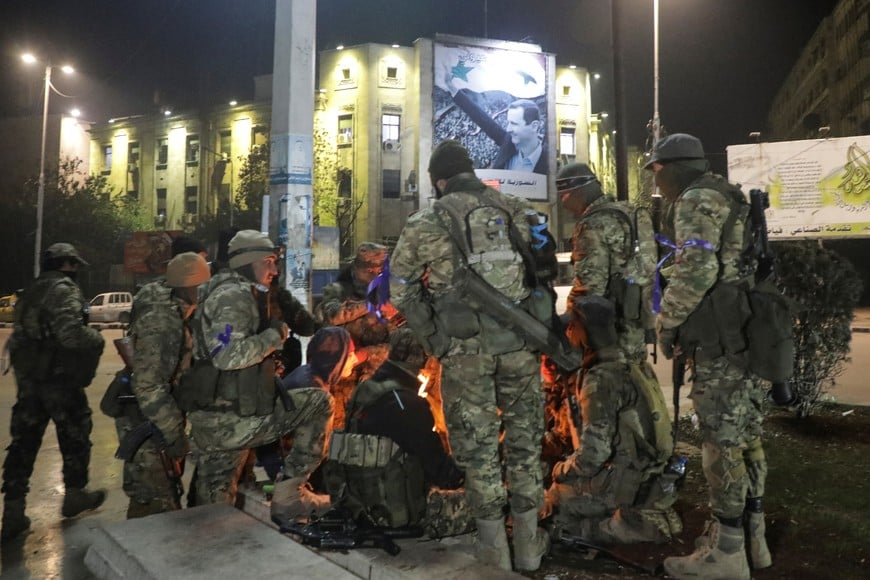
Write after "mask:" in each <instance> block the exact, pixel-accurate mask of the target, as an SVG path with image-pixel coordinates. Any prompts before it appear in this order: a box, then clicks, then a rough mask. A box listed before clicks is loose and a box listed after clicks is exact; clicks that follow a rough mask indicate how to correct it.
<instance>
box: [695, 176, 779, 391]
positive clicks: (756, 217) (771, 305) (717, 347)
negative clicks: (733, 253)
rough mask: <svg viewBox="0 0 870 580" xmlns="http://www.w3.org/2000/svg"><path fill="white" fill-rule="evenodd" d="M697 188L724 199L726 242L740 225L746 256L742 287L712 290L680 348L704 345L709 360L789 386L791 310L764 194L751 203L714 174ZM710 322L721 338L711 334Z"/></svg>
mask: <svg viewBox="0 0 870 580" xmlns="http://www.w3.org/2000/svg"><path fill="white" fill-rule="evenodd" d="M693 187H697V188H706V189H714V190H716V191H718V192H720V193H721V194H722V195H724V196H725V198H726V199H727V200H728V202H729V204H730V205H731V212H730V213H729V215H728V218H727V219H726V220H725V223H724V224H723V227H722V237H723V238H725V237H726V236H727V235H728V233H730V232H731V231H733V229H734V228H735V227H736V225H737V223H742V224H743V246H742V247H743V250H742V252H741V254H740V258H739V260H738V266H737V273H738V277H739V282H737V283H734V284H725V283H721V282H719V283H717V284H715V285H714V286H713V288H712V291H710V292H709V293H708V294H707V295H706V296H705V297H704V299H703V300H702V301H701V304H700V305H699V306H698V308H697V309H696V311H695V312H693V313H692V315H691V316H690V317H689V319H688V320H686V322H685V323H684V324H683V327H681V328H680V342H681V344H683V345H684V346H687V347H688V348H693V347H694V346H697V345H698V344H700V345H701V346H702V347H703V348H704V350H705V351H707V352H708V353H709V354H710V355H711V356H718V355H720V354H725V355H726V356H728V358H729V360H731V361H732V362H733V363H734V364H736V365H738V366H740V367H741V368H744V369H747V370H749V371H751V372H752V373H754V374H755V375H757V376H759V377H761V378H762V379H766V380H768V381H772V382H782V381H785V380H788V379H789V378H791V376H792V373H793V367H794V338H793V335H792V307H791V303H790V301H789V300H788V299H787V298H786V297H785V296H784V295H783V294H782V291H781V290H780V289H779V288H778V287H777V285H776V273H775V270H774V262H775V259H774V255H773V252H772V250H771V249H770V247H769V244H768V240H767V222H766V220H765V217H764V209H765V207H766V206H767V204H766V194H764V193H763V192H761V191H760V190H752V191H751V192H750V201H749V202H747V200H746V196H745V195H744V194H743V191H742V190H741V189H740V187H739V186H736V185H733V184H731V183H728V182H727V181H725V180H724V179H723V178H722V177H719V176H714V175H712V174H706V175H704V176H703V177H701V178H700V179H699V180H698V181H696V182H695V183H694V184H693ZM711 321H712V322H714V324H713V325H712V326H714V327H715V328H716V330H717V331H718V332H717V333H711V332H710V328H711V324H710V322H711ZM684 327H685V328H684ZM684 334H685V335H686V336H685V338H684V337H683V335H684ZM684 340H685V342H686V343H688V344H686V343H684ZM689 352H691V351H689Z"/></svg>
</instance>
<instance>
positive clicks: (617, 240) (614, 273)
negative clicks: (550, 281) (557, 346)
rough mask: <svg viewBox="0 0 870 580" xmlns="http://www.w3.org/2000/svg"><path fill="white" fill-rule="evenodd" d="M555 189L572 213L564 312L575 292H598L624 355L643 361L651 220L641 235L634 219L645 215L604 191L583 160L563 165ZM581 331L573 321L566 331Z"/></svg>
mask: <svg viewBox="0 0 870 580" xmlns="http://www.w3.org/2000/svg"><path fill="white" fill-rule="evenodd" d="M556 188H557V189H558V191H559V195H560V196H561V200H562V206H563V207H564V208H565V209H566V210H568V211H569V212H571V213H572V214H574V216H575V217H577V218H578V220H577V224H576V226H575V228H574V236H573V238H572V240H571V243H572V246H573V251H572V254H571V260H572V262H573V264H574V284H573V287H572V288H571V292H570V294H569V295H568V311H569V312H570V311H571V310H572V305H573V303H574V301H575V300H577V299H578V298H580V297H581V296H590V295H595V296H604V297H605V298H607V299H608V300H610V301H611V302H613V304H614V306H615V307H616V312H617V319H616V329H617V332H618V334H619V346H620V348H621V349H622V351H623V353H625V356H626V357H627V359H628V360H630V361H632V362H638V363H644V362H645V361H646V359H647V352H646V340H645V336H644V330H645V328H646V327H648V328H649V329H650V330H652V328H653V326H652V324H651V322H652V310H651V307H652V304H651V298H652V295H651V288H652V280H653V276H654V275H655V267H656V258H657V251H656V245H655V240H654V239H653V237H652V226H651V223H650V227H649V229H647V230H644V232H645V233H646V234H647V235H645V236H644V235H641V234H642V233H643V232H640V231H639V230H640V229H641V228H639V227H637V225H640V224H635V222H636V221H638V220H640V219H643V217H648V214H645V213H642V212H636V210H635V209H634V208H633V207H631V206H630V205H628V204H627V203H624V202H617V201H615V200H614V199H613V198H612V197H611V196H609V195H605V194H604V192H603V191H602V190H601V183H599V182H598V179H597V178H596V177H595V175H594V174H593V173H592V171H591V170H590V169H589V167H588V166H587V165H586V164H584V163H571V164H570V165H566V166H565V167H563V168H562V169H561V170H560V171H559V174H558V176H557V177H556ZM633 232H635V233H636V234H637V236H636V237H637V240H636V243H635V240H634V239H633V238H635V235H633ZM582 332H583V330H582V328H578V327H577V324H576V319H575V320H573V321H572V324H570V325H569V335H570V336H571V338H572V342H573V343H574V344H575V345H576V344H578V343H579V342H580V341H581V340H582V337H581V335H582ZM650 342H652V338H651V339H650ZM650 370H651V369H650Z"/></svg>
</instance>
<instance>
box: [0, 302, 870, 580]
mask: <svg viewBox="0 0 870 580" xmlns="http://www.w3.org/2000/svg"><path fill="white" fill-rule="evenodd" d="M853 331H854V332H853V335H852V340H853V342H852V355H851V356H852V361H851V362H850V363H849V364H848V365H847V367H846V369H845V372H844V373H843V374H842V375H841V376H840V377H839V378H838V380H837V386H836V387H835V389H834V390H833V391H832V393H831V395H830V398H832V399H833V400H835V401H837V402H840V403H846V404H853V405H870V386H868V384H867V382H866V377H867V376H870V356H868V355H870V309H862V310H860V311H858V312H857V313H856V320H855V323H854V324H853ZM10 332H11V330H10V329H9V328H0V346H2V345H3V344H4V343H5V341H6V339H7V338H8V336H9V334H10ZM122 333H123V331H122V330H120V329H105V330H103V336H104V337H105V338H106V344H107V347H106V351H105V352H104V354H103V358H102V361H101V364H100V368H99V370H98V373H97V377H96V378H95V380H94V383H93V384H92V385H91V386H90V387H89V388H88V398H89V400H90V403H91V408H92V409H94V410H95V412H94V415H93V421H94V430H93V434H92V441H93V443H94V447H93V450H92V458H91V469H90V474H91V487H93V488H96V487H103V488H106V489H108V490H109V495H108V498H107V500H106V503H105V504H104V505H103V506H102V507H100V508H99V509H98V510H96V511H94V512H91V513H89V514H82V515H80V516H78V517H76V518H73V519H71V520H64V519H63V518H62V517H61V515H60V506H61V502H62V500H63V483H62V478H61V456H60V452H59V449H58V445H57V438H56V436H55V431H54V426H53V425H52V424H49V427H48V429H46V433H45V437H44V438H43V446H42V449H41V450H40V453H39V456H38V457H37V461H36V467H35V470H34V477H33V478H32V479H31V491H30V494H29V496H28V507H27V514H28V516H29V517H30V519H31V521H32V523H31V532H30V533H29V534H28V535H27V536H26V537H24V538H23V539H20V540H18V541H15V542H13V543H11V544H10V545H7V546H4V547H3V550H2V554H0V576H2V579H3V580H7V579H9V580H13V579H14V580H17V579H30V578H33V579H43V578H45V579H49V578H63V579H70V580H79V579H82V580H84V579H91V578H93V576H92V574H91V573H90V571H89V570H88V569H87V567H86V566H85V564H84V555H85V552H86V551H87V548H88V547H89V546H90V544H91V543H92V541H93V539H94V537H95V529H96V528H98V527H99V526H101V525H102V524H108V523H113V522H120V521H122V520H124V518H125V513H126V507H127V498H126V496H125V495H124V493H123V492H122V491H121V479H122V478H121V462H120V461H119V460H116V459H115V458H114V452H115V449H116V448H117V445H118V440H117V435H116V433H115V428H114V422H113V420H112V419H110V418H108V417H106V416H104V415H103V414H102V413H101V412H100V411H99V401H100V398H101V397H102V396H103V393H104V392H105V390H106V387H107V386H108V385H109V383H110V382H111V380H112V378H113V377H114V374H115V372H116V371H118V370H119V369H120V368H121V367H122V363H121V360H120V358H119V357H118V355H117V354H116V353H115V351H114V348H113V347H112V342H111V341H112V339H114V338H120V337H121V336H122ZM656 371H657V373H658V374H659V379H660V382H661V383H662V387H663V391H664V394H665V397H666V400H668V401H670V400H671V393H672V389H671V386H670V362H668V361H665V360H664V359H660V360H659V362H658V364H657V365H656ZM687 394H688V389H683V393H682V395H683V396H682V397H681V409H683V410H684V411H685V410H688V409H689V408H690V405H689V403H688V401H687V399H686V398H685V396H686V395H687ZM14 402H15V381H14V379H13V376H12V374H11V373H9V374H5V375H0V447H2V448H3V449H5V448H6V447H7V446H8V445H9V419H10V415H11V409H12V405H13V404H14ZM4 457H5V454H4Z"/></svg>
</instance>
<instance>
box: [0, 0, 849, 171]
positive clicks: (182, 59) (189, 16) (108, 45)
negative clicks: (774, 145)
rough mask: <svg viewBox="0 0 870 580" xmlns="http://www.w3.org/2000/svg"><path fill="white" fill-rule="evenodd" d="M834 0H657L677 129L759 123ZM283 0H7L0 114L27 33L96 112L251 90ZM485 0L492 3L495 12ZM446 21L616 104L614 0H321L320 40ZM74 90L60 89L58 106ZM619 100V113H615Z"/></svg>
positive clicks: (632, 22)
mask: <svg viewBox="0 0 870 580" xmlns="http://www.w3.org/2000/svg"><path fill="white" fill-rule="evenodd" d="M616 1H619V2H622V4H621V6H622V7H623V8H622V11H623V13H624V15H625V18H624V21H622V22H620V24H621V26H620V29H621V34H622V38H623V45H624V47H625V48H624V52H623V59H624V60H623V63H624V67H625V76H624V92H625V100H626V105H627V106H626V115H627V116H626V121H627V125H626V126H627V128H628V142H629V144H630V145H637V146H639V147H642V146H643V145H644V141H645V139H646V124H647V121H648V120H649V119H650V118H651V117H652V113H653V78H652V77H653V55H652V47H653V18H652V10H653V9H652V5H653V2H652V0H616ZM835 4H836V0H660V16H661V25H660V37H661V45H660V52H659V57H660V83H661V86H660V94H659V99H660V113H661V118H662V123H663V124H664V125H665V127H667V129H668V130H669V131H670V132H689V133H693V134H695V135H697V136H698V137H700V138H701V139H702V140H703V141H704V143H705V145H706V149H707V150H708V152H709V153H711V154H712V155H714V156H715V155H724V149H725V146H726V145H728V144H732V143H745V142H747V141H748V140H749V137H748V134H749V132H750V131H763V130H764V121H765V118H766V115H767V110H768V107H769V106H770V103H771V101H772V99H773V97H774V95H775V93H776V90H777V88H778V87H779V85H780V84H781V82H782V81H783V80H784V79H785V76H786V75H787V73H788V71H789V70H790V68H791V66H792V65H793V64H794V61H795V59H796V58H797V56H798V55H799V54H800V50H801V47H802V46H803V45H804V44H805V43H806V42H807V41H808V40H809V38H810V37H811V36H812V34H813V32H814V31H815V29H816V27H817V25H818V24H819V22H820V21H821V20H822V19H823V18H824V17H825V16H826V15H827V14H829V13H830V12H831V10H832V9H833V6H834V5H835ZM274 7H275V3H274V0H141V1H139V2H122V1H118V0H115V1H112V2H109V1H104V0H76V1H70V0H64V1H62V2H61V1H54V0H4V1H3V11H2V19H0V42H2V50H3V57H2V59H0V82H2V83H3V86H4V87H5V88H4V89H3V90H2V91H0V114H2V115H11V114H27V113H34V114H39V113H40V112H41V107H42V103H41V101H40V93H39V91H40V88H41V73H40V72H39V71H37V70H36V69H28V68H27V67H26V66H25V65H24V64H23V63H22V62H21V61H20V59H19V54H20V53H21V52H23V51H24V50H25V49H30V50H32V51H34V52H38V53H41V54H46V55H47V56H49V58H51V60H52V62H53V63H55V64H62V63H63V62H64V61H65V59H69V61H70V62H71V63H73V64H74V66H76V68H77V70H78V71H79V74H77V75H76V76H75V78H57V77H58V76H59V73H57V75H56V77H55V78H56V83H55V84H56V86H57V87H58V88H59V89H60V90H61V91H63V92H64V93H67V94H73V95H75V96H76V98H75V105H76V106H78V107H80V108H81V109H82V110H83V111H84V112H85V115H84V116H85V118H87V119H89V120H96V121H105V120H106V119H108V118H109V117H113V116H123V115H134V114H143V113H149V112H152V111H155V110H157V108H159V106H162V105H165V106H171V107H174V108H175V109H176V110H179V109H184V108H190V107H197V106H204V105H209V104H217V103H222V102H226V101H228V100H229V99H230V98H236V99H239V100H244V99H250V98H251V97H252V96H253V81H252V78H253V76H255V75H259V74H265V73H269V72H271V66H272V43H273V36H274ZM484 7H486V11H487V14H488V17H487V19H486V28H485V27H484ZM435 32H443V33H449V34H458V35H464V36H480V37H482V36H484V34H485V33H487V34H488V36H489V37H490V38H498V39H504V40H528V41H532V42H536V43H538V44H540V45H541V46H542V47H543V49H544V50H545V51H547V52H552V53H555V54H556V55H557V62H558V63H559V64H571V63H574V64H577V65H578V66H584V67H586V68H588V69H589V70H590V71H593V72H600V73H601V74H602V79H601V80H600V81H598V83H600V84H597V85H595V86H594V87H593V95H592V97H593V109H595V110H607V111H609V112H613V111H614V108H613V107H614V105H613V103H614V101H613V86H614V85H613V71H612V57H611V54H612V51H611V23H610V2H609V1H608V0H540V1H538V2H531V1H529V0H486V1H485V0H319V1H318V14H317V40H318V49H322V48H329V47H334V46H335V45H337V44H340V43H342V44H346V45H353V44H359V43H364V42H381V43H393V42H398V43H401V44H403V45H410V44H411V43H412V42H413V41H414V39H416V38H420V37H431V36H433V34H434V33H435ZM71 105H72V102H71V101H66V100H65V99H61V98H58V97H54V96H53V97H52V108H53V109H56V110H60V109H61V108H70V106H71ZM613 121H614V118H613V116H611V117H610V118H609V122H613Z"/></svg>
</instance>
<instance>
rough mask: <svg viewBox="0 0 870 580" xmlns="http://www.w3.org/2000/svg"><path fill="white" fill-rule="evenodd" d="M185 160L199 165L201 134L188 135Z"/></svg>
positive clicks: (189, 163) (190, 163)
mask: <svg viewBox="0 0 870 580" xmlns="http://www.w3.org/2000/svg"><path fill="white" fill-rule="evenodd" d="M184 160H185V161H186V162H187V164H188V165H199V135H188V136H187V145H186V147H185V154H184Z"/></svg>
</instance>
